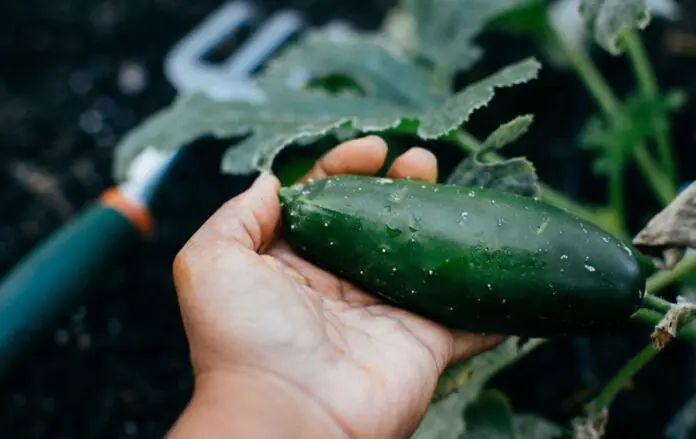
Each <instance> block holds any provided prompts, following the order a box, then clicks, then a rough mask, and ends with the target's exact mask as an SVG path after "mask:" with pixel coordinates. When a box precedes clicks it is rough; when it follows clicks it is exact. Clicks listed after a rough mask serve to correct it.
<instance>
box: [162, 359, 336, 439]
mask: <svg viewBox="0 0 696 439" xmlns="http://www.w3.org/2000/svg"><path fill="white" fill-rule="evenodd" d="M168 437H169V438H170V439H183V438H189V437H206V438H210V439H215V438H229V437H249V438H252V437H263V438H268V439H295V438H322V439H334V438H335V439H347V438H348V435H347V433H346V432H345V430H344V429H343V428H342V426H341V425H340V423H339V422H338V421H337V420H336V419H335V418H334V417H333V416H332V415H331V414H330V413H329V411H328V409H326V408H325V407H323V406H322V404H321V403H319V402H318V401H316V400H314V399H313V398H312V397H311V396H310V395H308V394H307V393H305V392H304V391H303V390H302V389H300V388H299V387H297V386H294V385H293V384H291V383H289V382H287V381H286V380H283V379H281V378H279V377H276V376H275V375H273V374H269V373H263V372H257V371H242V370H234V371H220V372H207V373H205V374H202V375H200V376H198V377H196V384H195V389H194V393H193V397H192V398H191V401H190V402H189V405H188V406H187V407H186V409H185V410H184V412H183V413H182V415H181V417H180V418H179V419H178V420H177V422H176V424H175V425H174V427H173V428H172V430H171V431H170V432H169V436H168Z"/></svg>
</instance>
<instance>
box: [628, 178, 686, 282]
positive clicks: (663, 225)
mask: <svg viewBox="0 0 696 439" xmlns="http://www.w3.org/2000/svg"><path fill="white" fill-rule="evenodd" d="M633 244H634V245H635V246H636V248H637V249H638V250H640V251H642V252H644V253H645V254H647V255H649V256H650V257H651V258H652V259H653V260H654V261H655V265H657V266H658V267H659V268H663V269H671V268H673V267H674V266H675V265H676V264H677V263H678V262H679V261H681V259H682V258H683V257H684V253H685V252H686V248H687V247H696V182H694V183H691V185H689V186H688V187H687V188H686V189H684V190H683V191H682V192H681V193H680V194H679V195H678V196H677V197H675V198H674V200H672V202H671V203H669V205H667V207H665V208H664V209H662V211H661V212H660V213H658V214H657V215H655V216H654V217H653V218H652V219H651V220H650V221H649V222H648V224H647V225H646V226H645V227H644V228H643V230H641V231H640V232H639V233H638V234H637V235H636V236H635V238H633Z"/></svg>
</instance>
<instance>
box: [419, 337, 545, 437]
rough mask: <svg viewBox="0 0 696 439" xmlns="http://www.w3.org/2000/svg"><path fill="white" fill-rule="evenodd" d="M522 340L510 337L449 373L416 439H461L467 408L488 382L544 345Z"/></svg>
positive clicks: (445, 373)
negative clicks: (522, 342)
mask: <svg viewBox="0 0 696 439" xmlns="http://www.w3.org/2000/svg"><path fill="white" fill-rule="evenodd" d="M520 341H521V340H520V338H519V337H509V338H508V339H506V340H505V341H504V342H502V343H501V344H500V345H498V346H497V347H496V348H494V349H492V350H490V351H487V352H483V353H481V354H479V355H477V356H475V357H473V358H470V359H469V360H466V361H463V362H461V363H459V364H457V365H454V366H452V367H450V368H448V369H447V370H445V372H444V373H443V374H442V377H441V378H440V381H439V382H438V386H437V389H436V391H435V396H434V403H433V404H432V405H431V406H430V408H429V410H428V412H427V413H426V415H425V418H424V419H423V422H421V425H420V426H419V427H418V430H416V432H415V434H414V435H413V436H412V439H458V438H459V437H460V435H461V434H462V433H464V432H465V431H466V425H465V422H464V418H463V414H464V409H465V408H466V406H467V405H468V404H469V403H471V402H472V401H474V400H476V398H478V395H479V393H480V392H481V390H482V389H483V386H484V385H485V384H486V382H487V381H488V380H489V379H490V378H491V377H492V376H494V375H495V374H496V373H498V372H499V371H500V370H502V369H503V368H505V367H507V366H508V365H510V364H511V363H513V362H515V361H517V360H519V359H520V358H522V357H523V356H525V355H527V354H528V353H529V352H531V351H532V350H533V349H534V348H536V347H537V346H539V345H541V344H542V343H543V342H544V340H542V339H531V340H529V341H527V342H526V343H524V344H522V345H521V343H520Z"/></svg>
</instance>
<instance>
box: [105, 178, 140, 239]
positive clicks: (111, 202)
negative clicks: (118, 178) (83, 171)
mask: <svg viewBox="0 0 696 439" xmlns="http://www.w3.org/2000/svg"><path fill="white" fill-rule="evenodd" d="M99 202H100V203H101V204H102V205H104V206H107V207H110V208H112V209H114V210H115V211H117V212H119V213H120V214H121V215H123V216H124V217H126V218H127V219H128V221H130V222H131V223H132V224H133V225H134V226H135V228H136V229H138V231H139V232H140V233H141V234H142V235H143V236H150V234H152V229H153V220H152V215H151V214H150V211H148V210H147V207H145V206H143V205H141V204H138V203H134V202H133V201H131V200H129V199H128V198H126V197H125V196H123V194H122V193H121V191H120V190H119V189H118V188H117V187H111V188H109V189H107V190H105V191H104V192H103V193H102V194H101V196H100V197H99Z"/></svg>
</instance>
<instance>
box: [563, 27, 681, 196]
mask: <svg viewBox="0 0 696 439" xmlns="http://www.w3.org/2000/svg"><path fill="white" fill-rule="evenodd" d="M556 41H557V43H558V45H559V46H560V47H561V49H562V50H563V51H564V53H565V54H566V56H567V57H568V59H570V61H571V64H572V65H573V67H574V68H575V71H576V73H577V75H578V77H579V78H580V80H581V81H582V82H583V83H584V84H585V86H586V87H587V89H588V90H589V91H590V93H591V94H592V96H593V97H594V99H595V101H597V104H598V105H599V107H600V109H601V110H602V112H603V113H604V114H605V116H606V117H607V118H608V119H609V121H610V122H611V123H613V124H619V123H624V120H623V119H624V117H625V116H624V115H623V114H622V111H621V106H620V104H619V100H618V99H617V98H616V96H615V95H614V93H613V91H612V90H611V87H609V85H608V84H607V82H606V81H605V80H604V78H603V77H602V75H601V73H600V72H599V70H598V69H597V67H596V66H595V65H594V64H593V63H592V60H591V59H590V57H589V56H588V55H587V54H586V53H585V51H584V50H582V49H581V48H576V47H573V46H571V45H570V44H569V43H568V42H567V41H565V39H564V38H563V37H562V36H560V35H558V33H556ZM643 57H644V58H645V56H644V55H643ZM645 59H646V60H644V61H643V62H642V64H641V72H643V73H641V75H647V73H650V70H649V69H647V58H645ZM646 69H647V70H646ZM646 72H647V73H646ZM649 79H650V77H649V75H648V78H647V79H646V81H648V80H649ZM648 87H650V86H649V85H648ZM632 152H633V156H634V158H635V160H636V163H638V166H639V167H640V169H641V171H642V172H643V174H645V176H646V178H647V180H648V182H649V183H650V185H651V186H652V188H653V191H654V192H655V194H656V195H657V196H658V198H659V199H660V201H661V202H662V203H663V204H667V203H669V201H671V200H672V198H673V197H674V194H675V192H676V189H674V188H673V184H671V183H670V179H669V178H667V177H665V176H664V175H663V173H662V171H661V170H660V169H659V168H658V167H657V166H655V165H654V163H653V162H652V159H651V158H650V155H649V154H648V152H647V150H646V149H645V146H643V145H638V146H636V147H635V148H633V151H632Z"/></svg>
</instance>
